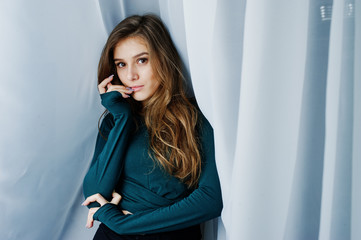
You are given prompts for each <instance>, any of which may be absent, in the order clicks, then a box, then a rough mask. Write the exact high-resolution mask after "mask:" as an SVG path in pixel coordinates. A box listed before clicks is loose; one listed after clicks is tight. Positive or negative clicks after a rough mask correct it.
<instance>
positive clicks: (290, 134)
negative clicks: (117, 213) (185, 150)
mask: <svg viewBox="0 0 361 240" xmlns="http://www.w3.org/2000/svg"><path fill="white" fill-rule="evenodd" d="M148 12H152V13H155V14H157V15H159V16H161V18H162V19H163V20H164V22H165V23H166V25H167V26H168V28H169V30H170V32H171V35H172V37H173V39H174V41H175V43H176V45H177V48H178V49H179V51H180V53H181V56H182V58H183V61H184V63H185V66H186V71H187V75H188V76H189V79H191V82H192V85H193V91H194V94H195V96H196V97H197V100H198V103H199V105H200V107H201V109H202V111H203V113H204V114H205V115H206V117H207V118H208V119H209V120H210V122H211V123H212V125H213V128H214V131H215V138H216V158H217V166H218V171H219V175H220V180H221V185H222V192H223V201H224V209H223V213H222V216H221V217H220V218H219V219H216V220H213V221H209V222H208V223H207V224H206V227H205V230H204V235H205V237H204V239H206V240H213V239H219V240H224V239H227V240H228V239H231V240H239V239H246V240H259V239H271V240H273V239H274V240H279V239H285V240H295V239H300V240H304V239H307V240H308V239H322V240H326V239H335V240H336V239H337V240H338V239H342V240H347V239H350V240H351V239H352V240H356V239H361V228H360V227H359V225H360V224H361V205H360V203H361V124H360V123H361V0H333V1H332V0H308V1H307V0H305V1H296V0H291V1H290V0H273V1H269V0H252V1H246V0H226V1H223V0H197V1H192V0H183V1H181V0H132V1H129V0H128V1H125V0H123V1H122V0H99V1H96V0H92V1H89V0H77V1H70V0H65V1H64V0H53V1H46V0H33V1H25V0H14V1H13V0H2V1H0V34H1V38H0V73H1V75H2V77H1V80H0V111H1V118H0V119H1V120H0V121H1V124H0V132H1V138H0V206H1V207H2V208H1V211H0V239H4V240H12V239H16V240H18V239H30V240H32V239H66V240H73V239H92V236H93V235H94V232H95V230H96V227H95V228H93V229H91V230H88V229H86V228H85V221H86V216H87V209H86V208H85V207H81V206H80V204H81V202H82V200H83V196H82V190H81V189H82V186H81V185H82V179H83V177H84V175H85V173H86V171H87V168H88V166H89V163H90V160H91V157H92V154H93V149H94V144H95V137H96V134H97V120H98V117H99V116H100V114H101V112H102V110H103V108H102V106H101V105H100V101H99V95H98V92H97V90H96V70H97V62H98V59H99V55H100V51H101V49H102V47H103V45H104V43H105V40H106V38H107V35H108V34H109V32H110V31H111V29H112V28H113V27H114V26H115V25H116V24H117V23H118V22H119V21H121V20H122V19H123V18H124V17H126V16H129V15H132V14H143V13H148Z"/></svg>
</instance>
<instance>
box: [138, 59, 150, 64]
mask: <svg viewBox="0 0 361 240" xmlns="http://www.w3.org/2000/svg"><path fill="white" fill-rule="evenodd" d="M147 61H148V59H147V58H139V59H138V63H146V62H147Z"/></svg>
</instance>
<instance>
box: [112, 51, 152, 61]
mask: <svg viewBox="0 0 361 240" xmlns="http://www.w3.org/2000/svg"><path fill="white" fill-rule="evenodd" d="M142 55H149V53H147V52H141V53H138V54H137V55H135V56H133V58H137V57H140V56H142ZM113 60H114V61H120V60H123V59H122V58H114V59H113Z"/></svg>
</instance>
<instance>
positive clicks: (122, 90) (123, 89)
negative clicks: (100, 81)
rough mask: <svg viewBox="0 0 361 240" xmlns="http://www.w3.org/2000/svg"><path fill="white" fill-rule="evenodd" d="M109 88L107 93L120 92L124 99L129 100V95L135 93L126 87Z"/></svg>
mask: <svg viewBox="0 0 361 240" xmlns="http://www.w3.org/2000/svg"><path fill="white" fill-rule="evenodd" d="M107 88H108V90H107V92H112V91H118V92H119V93H120V94H122V97H123V98H129V97H130V95H129V94H131V93H132V92H133V90H132V89H126V87H124V86H121V85H108V86H107Z"/></svg>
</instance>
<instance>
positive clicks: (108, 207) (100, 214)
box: [93, 203, 124, 222]
mask: <svg viewBox="0 0 361 240" xmlns="http://www.w3.org/2000/svg"><path fill="white" fill-rule="evenodd" d="M114 211H117V212H119V213H120V214H121V215H124V214H123V212H122V211H119V209H118V206H117V205H115V204H113V203H107V204H104V205H103V206H102V207H100V208H99V209H98V210H97V211H96V212H95V213H94V215H93V219H94V220H97V221H99V222H103V220H102V219H104V217H106V216H107V215H108V216H109V215H111V214H110V213H111V212H114Z"/></svg>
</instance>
